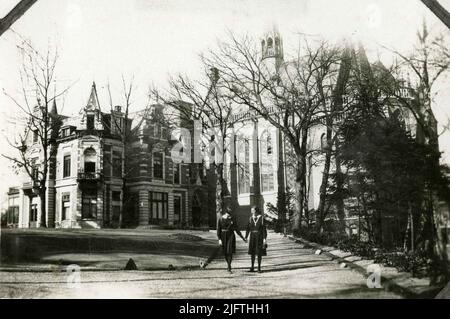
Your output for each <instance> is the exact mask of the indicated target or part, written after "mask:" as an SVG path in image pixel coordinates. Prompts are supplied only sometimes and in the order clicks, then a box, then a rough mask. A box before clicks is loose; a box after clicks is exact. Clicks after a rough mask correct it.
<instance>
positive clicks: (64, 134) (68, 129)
mask: <svg viewBox="0 0 450 319" xmlns="http://www.w3.org/2000/svg"><path fill="white" fill-rule="evenodd" d="M69 135H70V128H69V127H68V128H64V129H62V131H61V136H62V137H67V136H69Z"/></svg>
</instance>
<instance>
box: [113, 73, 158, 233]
mask: <svg viewBox="0 0 450 319" xmlns="http://www.w3.org/2000/svg"><path fill="white" fill-rule="evenodd" d="M107 88H108V94H109V102H110V112H111V120H110V123H107V125H110V129H111V131H112V132H114V135H116V136H118V137H119V139H120V141H121V146H122V152H121V156H122V157H121V161H120V164H121V172H122V173H121V176H120V177H121V179H122V198H123V205H122V209H121V210H120V214H119V221H118V227H119V228H122V227H123V217H124V210H125V209H126V208H127V206H128V205H127V204H128V201H130V200H131V198H130V196H128V193H127V181H128V179H129V178H130V177H131V176H132V173H133V170H134V169H136V167H134V166H133V164H134V163H135V161H134V160H133V159H134V157H135V156H136V154H135V153H134V152H133V147H134V146H133V145H134V144H133V142H134V141H135V140H136V139H137V136H138V135H139V134H140V133H139V132H140V130H141V128H142V125H143V123H145V121H147V120H148V116H149V115H150V105H149V99H148V100H147V104H146V106H145V108H144V110H141V111H140V112H138V113H136V116H135V117H134V118H133V116H132V113H133V112H132V110H131V108H132V106H133V98H134V92H135V91H136V89H137V87H136V85H135V84H134V77H131V79H130V80H129V81H127V80H126V79H125V77H124V76H123V75H122V88H121V91H120V95H121V98H120V102H121V103H120V104H121V105H123V107H124V109H123V110H122V109H120V110H115V109H114V104H113V97H112V92H111V86H110V84H109V83H108V85H107ZM133 120H136V122H135V123H134V124H133V123H132V122H133ZM106 160H107V161H110V163H109V164H111V165H115V163H114V162H113V161H112V162H111V158H107V159H106Z"/></svg>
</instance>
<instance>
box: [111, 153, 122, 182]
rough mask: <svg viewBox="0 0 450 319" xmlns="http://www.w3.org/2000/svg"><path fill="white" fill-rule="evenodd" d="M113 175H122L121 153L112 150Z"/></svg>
mask: <svg viewBox="0 0 450 319" xmlns="http://www.w3.org/2000/svg"><path fill="white" fill-rule="evenodd" d="M113 176H114V177H122V153H121V152H119V151H113Z"/></svg>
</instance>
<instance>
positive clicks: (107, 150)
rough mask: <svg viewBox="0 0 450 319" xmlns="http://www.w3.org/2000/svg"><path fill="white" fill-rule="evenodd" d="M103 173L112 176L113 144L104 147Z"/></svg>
mask: <svg viewBox="0 0 450 319" xmlns="http://www.w3.org/2000/svg"><path fill="white" fill-rule="evenodd" d="M103 174H104V175H105V176H111V145H104V147H103Z"/></svg>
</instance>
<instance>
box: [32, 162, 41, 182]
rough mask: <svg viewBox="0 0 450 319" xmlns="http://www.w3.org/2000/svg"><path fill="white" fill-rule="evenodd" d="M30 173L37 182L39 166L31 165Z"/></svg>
mask: <svg viewBox="0 0 450 319" xmlns="http://www.w3.org/2000/svg"><path fill="white" fill-rule="evenodd" d="M31 175H32V176H33V179H34V181H36V182H37V181H38V180H39V168H38V167H37V165H33V167H32V168H31Z"/></svg>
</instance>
